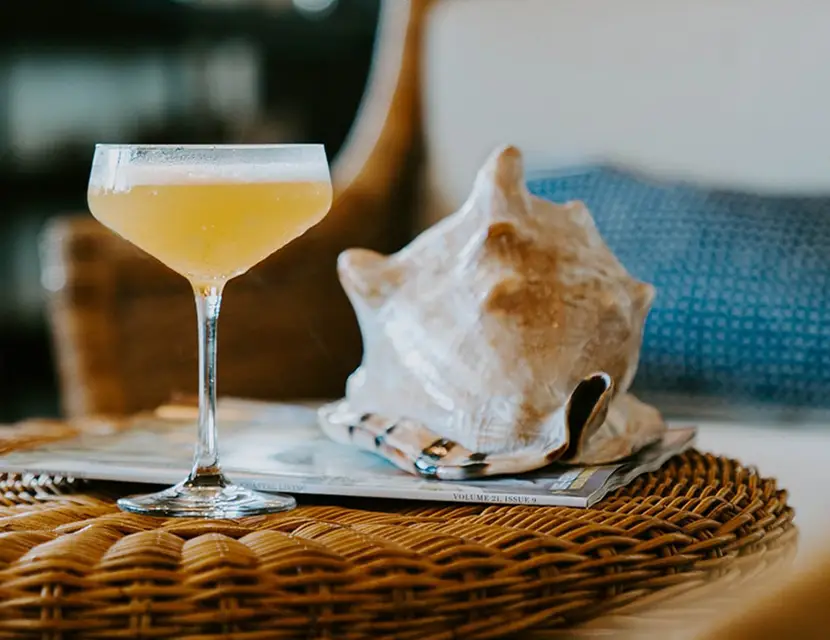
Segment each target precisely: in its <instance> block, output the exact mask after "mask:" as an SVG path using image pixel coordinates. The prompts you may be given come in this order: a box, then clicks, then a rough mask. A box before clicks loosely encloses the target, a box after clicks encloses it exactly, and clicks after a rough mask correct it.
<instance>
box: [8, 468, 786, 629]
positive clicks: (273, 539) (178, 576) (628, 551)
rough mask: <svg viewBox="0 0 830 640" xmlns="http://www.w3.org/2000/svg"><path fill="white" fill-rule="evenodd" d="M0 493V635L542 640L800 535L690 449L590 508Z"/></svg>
mask: <svg viewBox="0 0 830 640" xmlns="http://www.w3.org/2000/svg"><path fill="white" fill-rule="evenodd" d="M0 491H2V494H0V637H32V638H34V637H38V638H50V639H57V638H170V637H176V638H181V637H187V638H200V639H206V638H227V637H232V638H234V639H237V640H259V639H264V638H310V637H326V638H362V637H366V636H370V635H371V636H385V637H390V638H396V639H400V640H406V639H409V638H411V639H412V640H416V639H417V640H427V639H435V640H437V639H439V638H440V639H444V638H494V637H502V636H505V635H509V634H512V633H516V632H519V631H523V630H524V631H529V630H534V631H535V632H536V633H544V632H548V631H555V630H556V629H562V628H571V627H572V626H573V625H576V624H578V623H580V622H584V621H586V620H591V619H596V618H597V617H598V616H600V615H602V614H607V613H608V612H613V611H617V612H619V611H625V610H627V609H629V608H631V607H632V606H635V605H637V604H638V603H643V602H649V601H653V600H655V599H659V598H661V597H662V594H670V593H675V592H677V591H679V590H681V591H682V590H684V589H686V588H692V587H694V586H695V585H700V584H701V582H702V581H705V580H706V579H707V578H709V577H711V576H718V575H724V574H728V573H729V572H730V571H732V570H733V569H734V568H735V567H737V566H738V565H740V564H741V563H742V562H743V563H745V562H746V561H747V558H750V559H751V558H752V557H753V556H759V555H762V554H763V553H766V552H767V551H768V550H769V549H771V548H775V547H776V545H781V546H783V545H784V543H786V542H787V541H792V540H793V539H794V538H795V528H794V526H793V523H792V519H793V512H792V509H791V508H790V507H789V506H788V505H787V502H786V493H785V492H784V491H781V490H779V489H778V488H777V487H776V483H775V481H774V480H772V479H768V478H763V477H761V476H760V475H758V474H757V473H756V472H755V471H754V470H752V469H749V468H746V467H743V466H741V465H739V464H737V463H735V462H734V461H731V460H728V459H725V458H720V457H714V456H710V455H703V454H700V453H698V452H695V451H690V452H687V453H686V454H684V455H682V456H678V457H676V458H674V459H672V460H671V461H670V462H668V463H667V464H666V465H665V466H664V467H663V468H662V469H661V470H660V471H658V472H655V473H652V474H648V475H646V476H643V477H641V478H639V479H638V480H636V481H635V482H634V483H632V484H631V485H629V486H628V487H625V488H624V489H621V490H619V491H617V492H616V493H614V494H613V495H610V496H609V497H607V498H606V499H605V500H603V501H602V502H601V503H600V504H598V505H596V506H595V507H594V508H591V509H575V508H563V507H555V508H554V507H530V506H488V505H459V504H423V503H407V504H401V503H387V502H382V501H373V502H371V503H368V504H367V503H365V502H364V503H363V504H356V503H350V504H349V505H348V506H344V505H345V503H341V504H340V505H338V506H334V505H333V504H331V503H328V504H326V503H317V504H311V503H306V504H304V505H302V506H300V507H299V508H298V509H296V510H295V511H292V512H288V513H284V514H277V515H273V516H261V517H254V518H247V519H242V520H231V521H199V520H182V519H172V520H163V519H153V518H147V517H141V516H135V515H131V514H126V513H122V512H120V511H118V510H117V508H116V507H115V505H114V502H113V498H114V496H115V493H117V492H124V491H125V488H124V487H121V486H116V485H95V484H89V485H87V484H83V483H78V482H73V481H65V480H51V479H36V478H16V477H5V478H2V487H0ZM301 502H302V500H301Z"/></svg>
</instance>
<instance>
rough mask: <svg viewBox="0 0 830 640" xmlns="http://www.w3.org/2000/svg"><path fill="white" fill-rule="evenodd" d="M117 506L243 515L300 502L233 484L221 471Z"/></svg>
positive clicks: (175, 513)
mask: <svg viewBox="0 0 830 640" xmlns="http://www.w3.org/2000/svg"><path fill="white" fill-rule="evenodd" d="M118 506H119V508H120V509H122V510H123V511H129V512H130V513H138V514H141V515H146V516H161V517H166V518H242V517H244V516H256V515H261V514H265V513H277V512H279V511H288V510H290V509H293V508H294V507H296V506H297V502H296V501H295V500H294V498H292V497H291V496H284V495H281V494H276V493H260V492H258V491H252V490H250V489H246V488H245V487H240V486H239V485H236V484H231V483H230V482H228V481H227V480H226V479H225V477H224V476H221V475H219V476H207V477H197V478H192V479H191V478H188V479H187V480H185V481H184V482H180V483H179V484H177V485H175V486H173V487H170V488H169V489H165V490H164V491H159V492H158V493H150V494H147V495H142V496H130V497H127V498H121V499H120V500H119V501H118Z"/></svg>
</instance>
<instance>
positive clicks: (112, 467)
mask: <svg viewBox="0 0 830 640" xmlns="http://www.w3.org/2000/svg"><path fill="white" fill-rule="evenodd" d="M316 406H317V405H315V404H312V403H299V404H287V403H272V402H259V401H249V400H238V399H233V398H224V399H222V400H221V401H220V402H219V407H218V419H219V423H220V427H219V446H220V452H221V457H222V464H223V467H224V469H225V472H226V473H227V475H228V476H229V477H231V478H232V479H233V480H234V481H236V482H239V483H240V484H243V485H245V486H248V487H250V488H253V489H258V490H261V491H277V492H285V493H293V494H316V495H332V496H352V497H372V498H395V499H405V500H432V501H449V502H477V503H499V504H529V505H548V506H550V505H561V506H571V507H588V506H591V505H592V504H594V503H595V502H597V501H598V500H600V499H601V498H602V497H603V496H605V495H606V494H607V493H608V492H609V491H613V490H614V489H616V488H618V487H620V486H623V485H625V484H627V483H629V482H631V480H633V479H634V478H635V477H637V476H638V475H640V474H642V473H645V472H648V471H653V470H655V469H657V468H659V467H660V466H661V465H662V464H663V463H664V462H665V461H666V460H667V459H668V458H670V457H671V456H673V455H675V454H677V453H679V452H681V451H682V450H684V449H686V448H687V447H689V446H691V444H692V443H693V441H694V438H695V433H696V430H695V428H694V427H682V428H672V429H669V431H668V432H667V434H666V436H665V437H664V438H663V441H662V442H660V443H658V444H655V445H653V446H651V447H649V448H647V449H645V450H643V451H641V452H640V453H639V454H638V455H637V456H635V457H634V458H631V459H629V460H626V461H623V462H620V463H617V464H611V465H605V466H597V467H568V466H562V465H552V466H550V467H546V468H545V469H543V470H540V471H537V472H533V473H528V474H522V475H520V476H512V477H496V478H488V479H481V480H473V481H463V482H447V481H441V480H430V479H426V478H422V477H419V476H416V475H412V474H408V473H406V472H404V471H401V470H400V469H398V468H397V467H395V466H393V465H392V464H391V463H389V462H387V461H386V460H384V459H382V458H380V457H379V456H377V455H374V454H372V453H368V452H364V451H359V450H357V449H356V448H352V447H349V446H346V445H341V444H337V443H335V442H333V441H331V440H329V439H328V438H327V437H326V436H325V435H324V434H323V432H322V431H321V430H320V428H319V427H318V426H317V420H316ZM195 419H196V409H195V408H194V407H192V406H189V405H186V404H169V405H165V406H162V407H160V408H159V409H158V410H156V411H155V412H150V413H147V414H140V415H137V416H135V417H133V418H130V419H129V420H127V421H126V422H123V423H122V424H121V425H120V426H118V427H113V428H112V429H108V430H107V429H104V430H103V432H102V431H101V430H96V433H86V434H84V435H81V436H78V437H75V438H72V439H69V440H62V441H58V442H52V443H49V444H45V445H42V446H40V447H37V448H34V449H29V450H26V451H19V452H12V453H9V454H6V455H3V456H0V471H5V472H16V473H32V474H51V475H61V476H67V477H73V478H84V479H90V480H109V481H123V482H139V483H150V484H163V485H170V484H174V483H176V482H178V481H179V480H181V479H182V478H183V477H184V476H186V475H187V473H188V472H189V470H190V464H191V460H192V456H193V446H194V442H195V438H196V433H195Z"/></svg>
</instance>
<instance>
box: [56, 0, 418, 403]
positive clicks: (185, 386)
mask: <svg viewBox="0 0 830 640" xmlns="http://www.w3.org/2000/svg"><path fill="white" fill-rule="evenodd" d="M429 4H430V0H384V2H383V3H382V6H381V14H380V17H379V24H378V31H377V42H376V52H375V56H374V59H373V63H372V67H371V69H370V73H369V80H368V83H367V89H366V92H365V94H364V97H363V100H362V102H361V105H360V108H359V110H358V115H357V118H356V120H355V123H354V125H353V127H352V130H351V131H350V133H349V136H348V138H347V140H346V143H345V144H344V146H343V149H342V151H341V153H339V154H338V156H337V157H336V158H335V159H334V161H333V164H332V179H333V182H334V188H335V198H334V204H333V206H332V209H331V212H330V213H329V215H328V216H327V218H326V219H325V220H324V222H322V223H321V224H319V225H318V226H316V227H315V228H313V229H312V230H311V231H310V232H308V233H307V234H306V235H304V236H303V237H301V238H299V239H298V240H296V241H295V242H293V243H291V244H290V245H289V246H287V247H286V248H285V249H283V250H282V251H280V252H279V253H277V254H275V255H274V256H272V257H271V258H269V259H268V260H266V261H265V262H263V263H262V264H261V265H259V266H257V267H256V268H255V269H254V270H252V272H251V273H250V274H248V275H247V276H245V277H244V278H241V279H239V280H238V281H234V282H233V283H231V285H230V286H229V287H228V291H227V294H226V296H225V298H226V299H225V302H224V305H223V313H222V316H223V317H222V320H221V322H220V345H222V347H221V348H220V363H221V364H220V367H219V371H220V393H222V394H226V395H233V394H244V395H246V396H252V397H267V398H279V397H332V396H336V395H337V394H339V393H341V392H342V388H343V383H344V381H345V378H346V376H347V375H348V373H349V372H350V371H351V370H353V369H354V367H355V366H356V365H357V364H358V362H359V358H360V352H361V343H360V336H359V331H358V329H357V326H356V322H355V319H354V315H353V313H352V310H351V307H350V305H349V304H348V301H347V299H346V297H345V295H344V294H343V292H342V290H341V288H340V285H339V282H338V280H337V277H336V272H335V262H336V259H337V255H338V254H339V253H340V252H341V251H342V250H343V249H345V248H348V247H350V246H364V247H371V248H374V249H376V250H379V251H390V250H393V249H394V248H395V247H396V246H397V245H399V244H400V243H401V242H403V241H404V240H405V238H406V236H407V234H408V230H409V228H410V221H409V214H408V212H409V210H411V206H408V203H409V202H411V197H410V196H411V189H412V185H413V184H414V181H413V175H414V171H413V169H414V167H415V165H416V164H417V162H418V160H419V144H418V141H419V139H420V131H419V129H420V117H419V104H418V95H419V78H418V76H419V73H418V72H419V65H420V40H421V26H422V23H423V20H424V16H425V14H426V10H427V7H428V5H429ZM41 249H42V266H43V281H44V285H45V287H46V289H47V294H48V295H47V308H48V317H49V325H50V330H51V333H52V336H53V344H54V351H55V356H56V363H57V367H58V371H59V380H60V386H61V396H62V405H63V409H64V413H65V414H67V415H69V416H79V415H91V414H116V415H117V414H125V413H130V412H134V411H137V410H142V409H147V408H151V407H152V406H155V405H157V404H158V403H160V402H163V401H165V400H166V399H167V398H168V397H169V395H170V394H171V393H177V392H180V393H189V392H191V391H193V390H195V385H196V372H197V369H196V353H197V351H196V338H195V337H196V330H195V312H194V310H193V301H192V293H191V291H190V289H189V288H188V287H187V284H186V282H185V281H184V280H183V278H181V277H180V276H178V275H176V274H173V273H172V272H170V271H168V270H167V269H166V268H164V267H162V266H161V265H160V264H159V263H158V262H156V261H155V260H154V259H152V258H150V257H148V256H147V255H145V254H143V253H141V252H139V251H137V250H136V249H134V248H132V247H131V245H129V244H128V243H126V242H125V241H123V240H121V239H119V238H117V237H116V236H115V235H114V234H112V233H110V232H109V231H108V230H106V229H105V228H103V227H102V226H101V225H100V224H99V223H98V222H97V221H95V220H94V219H93V218H92V217H91V216H89V215H70V216H62V217H58V218H56V219H54V220H53V221H52V222H51V223H50V224H48V225H47V227H46V229H45V230H44V234H43V238H42V246H41ZM183 345H188V346H186V347H185V346H183Z"/></svg>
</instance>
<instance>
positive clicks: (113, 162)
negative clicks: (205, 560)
mask: <svg viewBox="0 0 830 640" xmlns="http://www.w3.org/2000/svg"><path fill="white" fill-rule="evenodd" d="M331 199H332V188H331V180H330V178H329V170H328V163H327V161H326V155H325V151H324V149H323V147H322V146H319V145H251V146H230V145H228V146H221V145H220V146H208V145H186V146H173V145H161V146H151V145H98V146H97V147H96V149H95V158H94V160H93V164H92V172H91V175H90V181H89V192H88V201H89V208H90V211H91V212H92V214H93V215H94V216H95V217H96V218H97V219H98V220H100V221H101V222H102V223H103V224H104V225H106V226H107V227H109V228H110V229H111V230H112V231H114V232H116V233H117V234H119V235H120V236H122V237H123V238H125V239H126V240H129V241H130V242H131V243H133V244H134V245H136V246H137V247H139V248H141V249H143V250H144V251H146V252H147V253H149V254H150V255H152V256H154V257H155V258H157V259H158V260H159V261H161V262H162V263H163V264H165V265H167V266H168V267H170V268H171V269H173V270H174V271H176V272H178V273H180V274H181V275H183V276H184V277H185V278H187V279H188V280H189V281H190V283H191V284H192V286H193V290H194V293H195V296H196V309H197V314H198V319H199V338H200V340H199V361H200V372H199V387H200V395H199V438H198V442H197V446H196V453H195V459H194V463H193V469H192V471H191V473H190V475H189V476H188V477H187V479H185V480H184V481H182V482H181V483H179V484H177V485H176V486H174V487H171V488H170V489H166V490H165V491H161V492H159V493H154V494H150V495H145V496H137V497H131V498H122V499H121V500H119V501H118V504H119V506H120V507H121V508H122V509H125V510H127V511H132V512H136V513H143V514H149V515H163V516H196V517H199V516H201V517H220V518H221V517H228V518H233V517H239V516H244V515H253V514H258V513H269V512H274V511H283V510H285V509H290V508H292V507H294V506H295V502H294V499H293V498H291V497H290V496H282V495H277V494H263V493H259V492H255V491H251V490H249V489H246V488H244V487H241V486H238V485H234V484H232V483H230V482H228V480H227V479H226V478H225V476H224V475H223V473H222V470H221V467H220V465H219V454H218V449H217V434H216V325H217V320H218V317H219V307H220V304H221V300H222V290H223V288H224V286H225V283H226V282H227V281H228V280H230V279H231V278H234V277H236V276H239V275H241V274H243V273H245V272H246V271H248V270H249V269H250V268H251V267H253V266H254V265H255V264H257V263H258V262H260V261H261V260H263V259H264V258H266V257H268V256H269V255H271V254H272V253H274V252H275V251H277V250H279V249H280V248H282V247H283V246H285V245H286V244H288V243H289V242H291V240H293V239H295V238H296V237H298V236H300V235H302V234H303V233H304V232H305V231H307V230H308V229H309V228H310V227H312V226H314V225H315V224H317V223H318V222H320V220H322V219H323V218H324V217H325V215H326V213H327V212H328V210H329V207H330V206H331ZM148 373H149V372H148Z"/></svg>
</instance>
